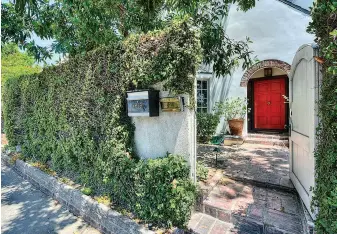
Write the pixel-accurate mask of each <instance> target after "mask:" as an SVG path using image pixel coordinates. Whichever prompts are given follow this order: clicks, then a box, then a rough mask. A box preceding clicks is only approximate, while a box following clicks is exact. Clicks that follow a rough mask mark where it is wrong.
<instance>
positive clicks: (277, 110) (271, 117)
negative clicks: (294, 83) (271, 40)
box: [254, 78, 286, 129]
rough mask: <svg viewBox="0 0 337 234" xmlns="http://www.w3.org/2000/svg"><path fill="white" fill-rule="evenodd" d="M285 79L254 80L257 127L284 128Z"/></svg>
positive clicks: (255, 123) (255, 124)
mask: <svg viewBox="0 0 337 234" xmlns="http://www.w3.org/2000/svg"><path fill="white" fill-rule="evenodd" d="M282 95H285V79H284V78H278V79H270V80H254V127H255V129H284V126H285V124H286V122H285V103H284V102H285V99H284V98H283V96H282Z"/></svg>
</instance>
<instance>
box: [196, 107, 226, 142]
mask: <svg viewBox="0 0 337 234" xmlns="http://www.w3.org/2000/svg"><path fill="white" fill-rule="evenodd" d="M222 108H223V103H221V102H218V103H216V104H215V106H214V108H213V110H212V112H211V113H204V112H198V113H197V138H198V142H201V143H207V142H209V141H210V139H211V138H212V136H213V135H214V134H215V131H216V128H217V126H218V124H219V122H220V117H221V115H222V114H223V109H222Z"/></svg>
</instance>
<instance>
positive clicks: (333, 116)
mask: <svg viewBox="0 0 337 234" xmlns="http://www.w3.org/2000/svg"><path fill="white" fill-rule="evenodd" d="M311 15H312V22H311V23H310V25H309V28H308V31H309V32H312V33H314V34H315V35H316V42H317V43H318V44H319V46H320V56H322V58H323V60H324V63H323V66H322V73H323V78H322V85H321V93H320V94H321V97H320V100H319V117H320V124H319V127H318V129H317V130H318V131H317V140H318V144H317V148H316V150H315V158H316V163H315V165H316V167H315V171H316V175H315V189H314V198H313V205H314V206H315V207H318V209H319V212H318V216H317V219H316V231H317V233H337V0H318V1H317V2H316V3H315V4H314V7H313V9H312V11H311Z"/></svg>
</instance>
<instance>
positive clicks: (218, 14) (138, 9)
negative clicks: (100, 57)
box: [1, 0, 255, 75]
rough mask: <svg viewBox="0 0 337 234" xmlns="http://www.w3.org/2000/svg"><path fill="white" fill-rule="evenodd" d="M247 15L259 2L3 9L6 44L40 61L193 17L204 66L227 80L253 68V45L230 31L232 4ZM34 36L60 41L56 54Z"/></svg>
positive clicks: (199, 0) (30, 1) (65, 2)
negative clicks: (226, 26)
mask: <svg viewBox="0 0 337 234" xmlns="http://www.w3.org/2000/svg"><path fill="white" fill-rule="evenodd" d="M234 3H236V4H237V6H238V8H239V9H240V10H243V11H247V10H248V9H250V8H252V7H253V6H254V5H255V0H224V1H217V0H211V1H206V0H167V1H164V0H159V1H157V0H127V1H124V0H113V1H111V0H86V1H82V0H73V1H69V0H55V1H48V0H42V1H37V0H17V1H16V4H15V5H14V4H12V3H3V4H2V29H1V33H2V41H3V43H7V42H15V43H17V44H19V45H20V46H22V47H23V48H26V49H27V50H28V51H30V52H32V53H34V54H35V56H36V59H37V60H43V59H45V58H48V57H50V55H51V53H52V52H57V53H68V54H70V56H73V55H76V54H81V53H86V52H88V51H90V50H92V49H94V48H97V47H100V46H103V45H106V46H108V45H110V44H114V43H116V42H117V41H121V40H123V39H124V38H126V37H128V35H129V34H130V33H140V32H145V33H146V32H148V31H150V30H154V29H163V28H164V27H165V26H166V25H168V24H169V23H170V22H171V21H172V19H174V18H183V17H186V16H188V17H190V18H191V20H192V24H193V26H195V27H197V28H199V29H200V30H201V36H200V40H201V46H202V51H203V62H204V63H206V64H214V66H213V70H214V72H215V74H216V75H226V74H229V73H230V72H231V70H232V69H233V68H234V67H235V66H236V65H237V64H238V63H239V62H241V63H242V67H243V69H245V68H247V67H248V66H249V65H250V64H251V58H250V54H251V51H250V50H249V48H248V44H247V42H249V39H247V41H234V40H231V39H230V38H228V36H227V35H226V34H225V31H224V22H225V18H226V17H227V15H228V10H229V7H230V5H231V4H234ZM32 33H34V34H36V35H38V36H39V37H41V38H42V39H54V40H55V42H54V44H53V45H52V47H51V48H46V47H42V46H40V45H37V44H36V43H35V42H34V41H31V38H32V35H33V34H32Z"/></svg>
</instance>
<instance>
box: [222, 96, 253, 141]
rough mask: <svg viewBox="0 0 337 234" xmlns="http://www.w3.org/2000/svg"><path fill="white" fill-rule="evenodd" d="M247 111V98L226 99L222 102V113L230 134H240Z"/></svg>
mask: <svg viewBox="0 0 337 234" xmlns="http://www.w3.org/2000/svg"><path fill="white" fill-rule="evenodd" d="M247 111H248V112H249V109H247V98H240V97H238V98H231V99H226V101H225V102H224V103H223V115H224V117H225V119H226V120H227V122H228V126H229V129H230V132H231V134H232V135H236V136H242V130H243V124H244V117H245V115H246V113H247Z"/></svg>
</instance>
